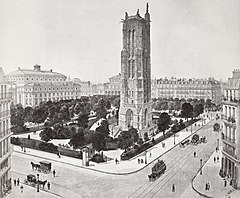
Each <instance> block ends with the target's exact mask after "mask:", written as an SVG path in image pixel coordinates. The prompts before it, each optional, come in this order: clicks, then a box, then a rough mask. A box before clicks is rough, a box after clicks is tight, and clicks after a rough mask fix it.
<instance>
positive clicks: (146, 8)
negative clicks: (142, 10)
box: [146, 3, 148, 13]
mask: <svg viewBox="0 0 240 198" xmlns="http://www.w3.org/2000/svg"><path fill="white" fill-rule="evenodd" d="M146 13H148V3H147V6H146Z"/></svg>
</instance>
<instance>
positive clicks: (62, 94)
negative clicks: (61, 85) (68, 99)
mask: <svg viewBox="0 0 240 198" xmlns="http://www.w3.org/2000/svg"><path fill="white" fill-rule="evenodd" d="M78 94H79V93H78V92H60V93H48V94H47V93H44V94H43V93H39V94H35V97H40V98H41V97H51V96H55V95H56V96H64V95H65V96H67V95H68V96H69V95H78ZM25 96H26V98H31V97H33V94H27V93H26V95H25Z"/></svg>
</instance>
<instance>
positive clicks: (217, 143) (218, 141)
mask: <svg viewBox="0 0 240 198" xmlns="http://www.w3.org/2000/svg"><path fill="white" fill-rule="evenodd" d="M217 150H219V139H217Z"/></svg>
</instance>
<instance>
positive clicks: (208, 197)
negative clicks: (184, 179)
mask: <svg viewBox="0 0 240 198" xmlns="http://www.w3.org/2000/svg"><path fill="white" fill-rule="evenodd" d="M213 153H214V151H213ZM213 153H212V154H213ZM212 154H211V155H210V156H209V157H208V159H207V160H206V161H205V163H204V164H203V166H202V168H203V167H204V165H205V164H206V163H207V162H208V161H209V159H210V157H211V156H212ZM200 170H201V169H200V168H199V169H198V172H197V174H196V175H195V176H194V177H193V178H192V179H191V186H192V189H193V190H194V191H195V192H196V193H198V194H199V195H200V196H202V197H206V198H213V197H211V196H208V195H205V194H203V193H201V192H200V191H198V190H197V189H196V188H195V187H194V185H193V183H194V179H195V178H196V177H197V175H198V173H199V172H200Z"/></svg>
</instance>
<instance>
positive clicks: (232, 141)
mask: <svg viewBox="0 0 240 198" xmlns="http://www.w3.org/2000/svg"><path fill="white" fill-rule="evenodd" d="M222 140H226V141H228V142H230V143H232V144H235V143H236V140H235V139H232V138H229V137H227V136H226V135H222Z"/></svg>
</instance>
